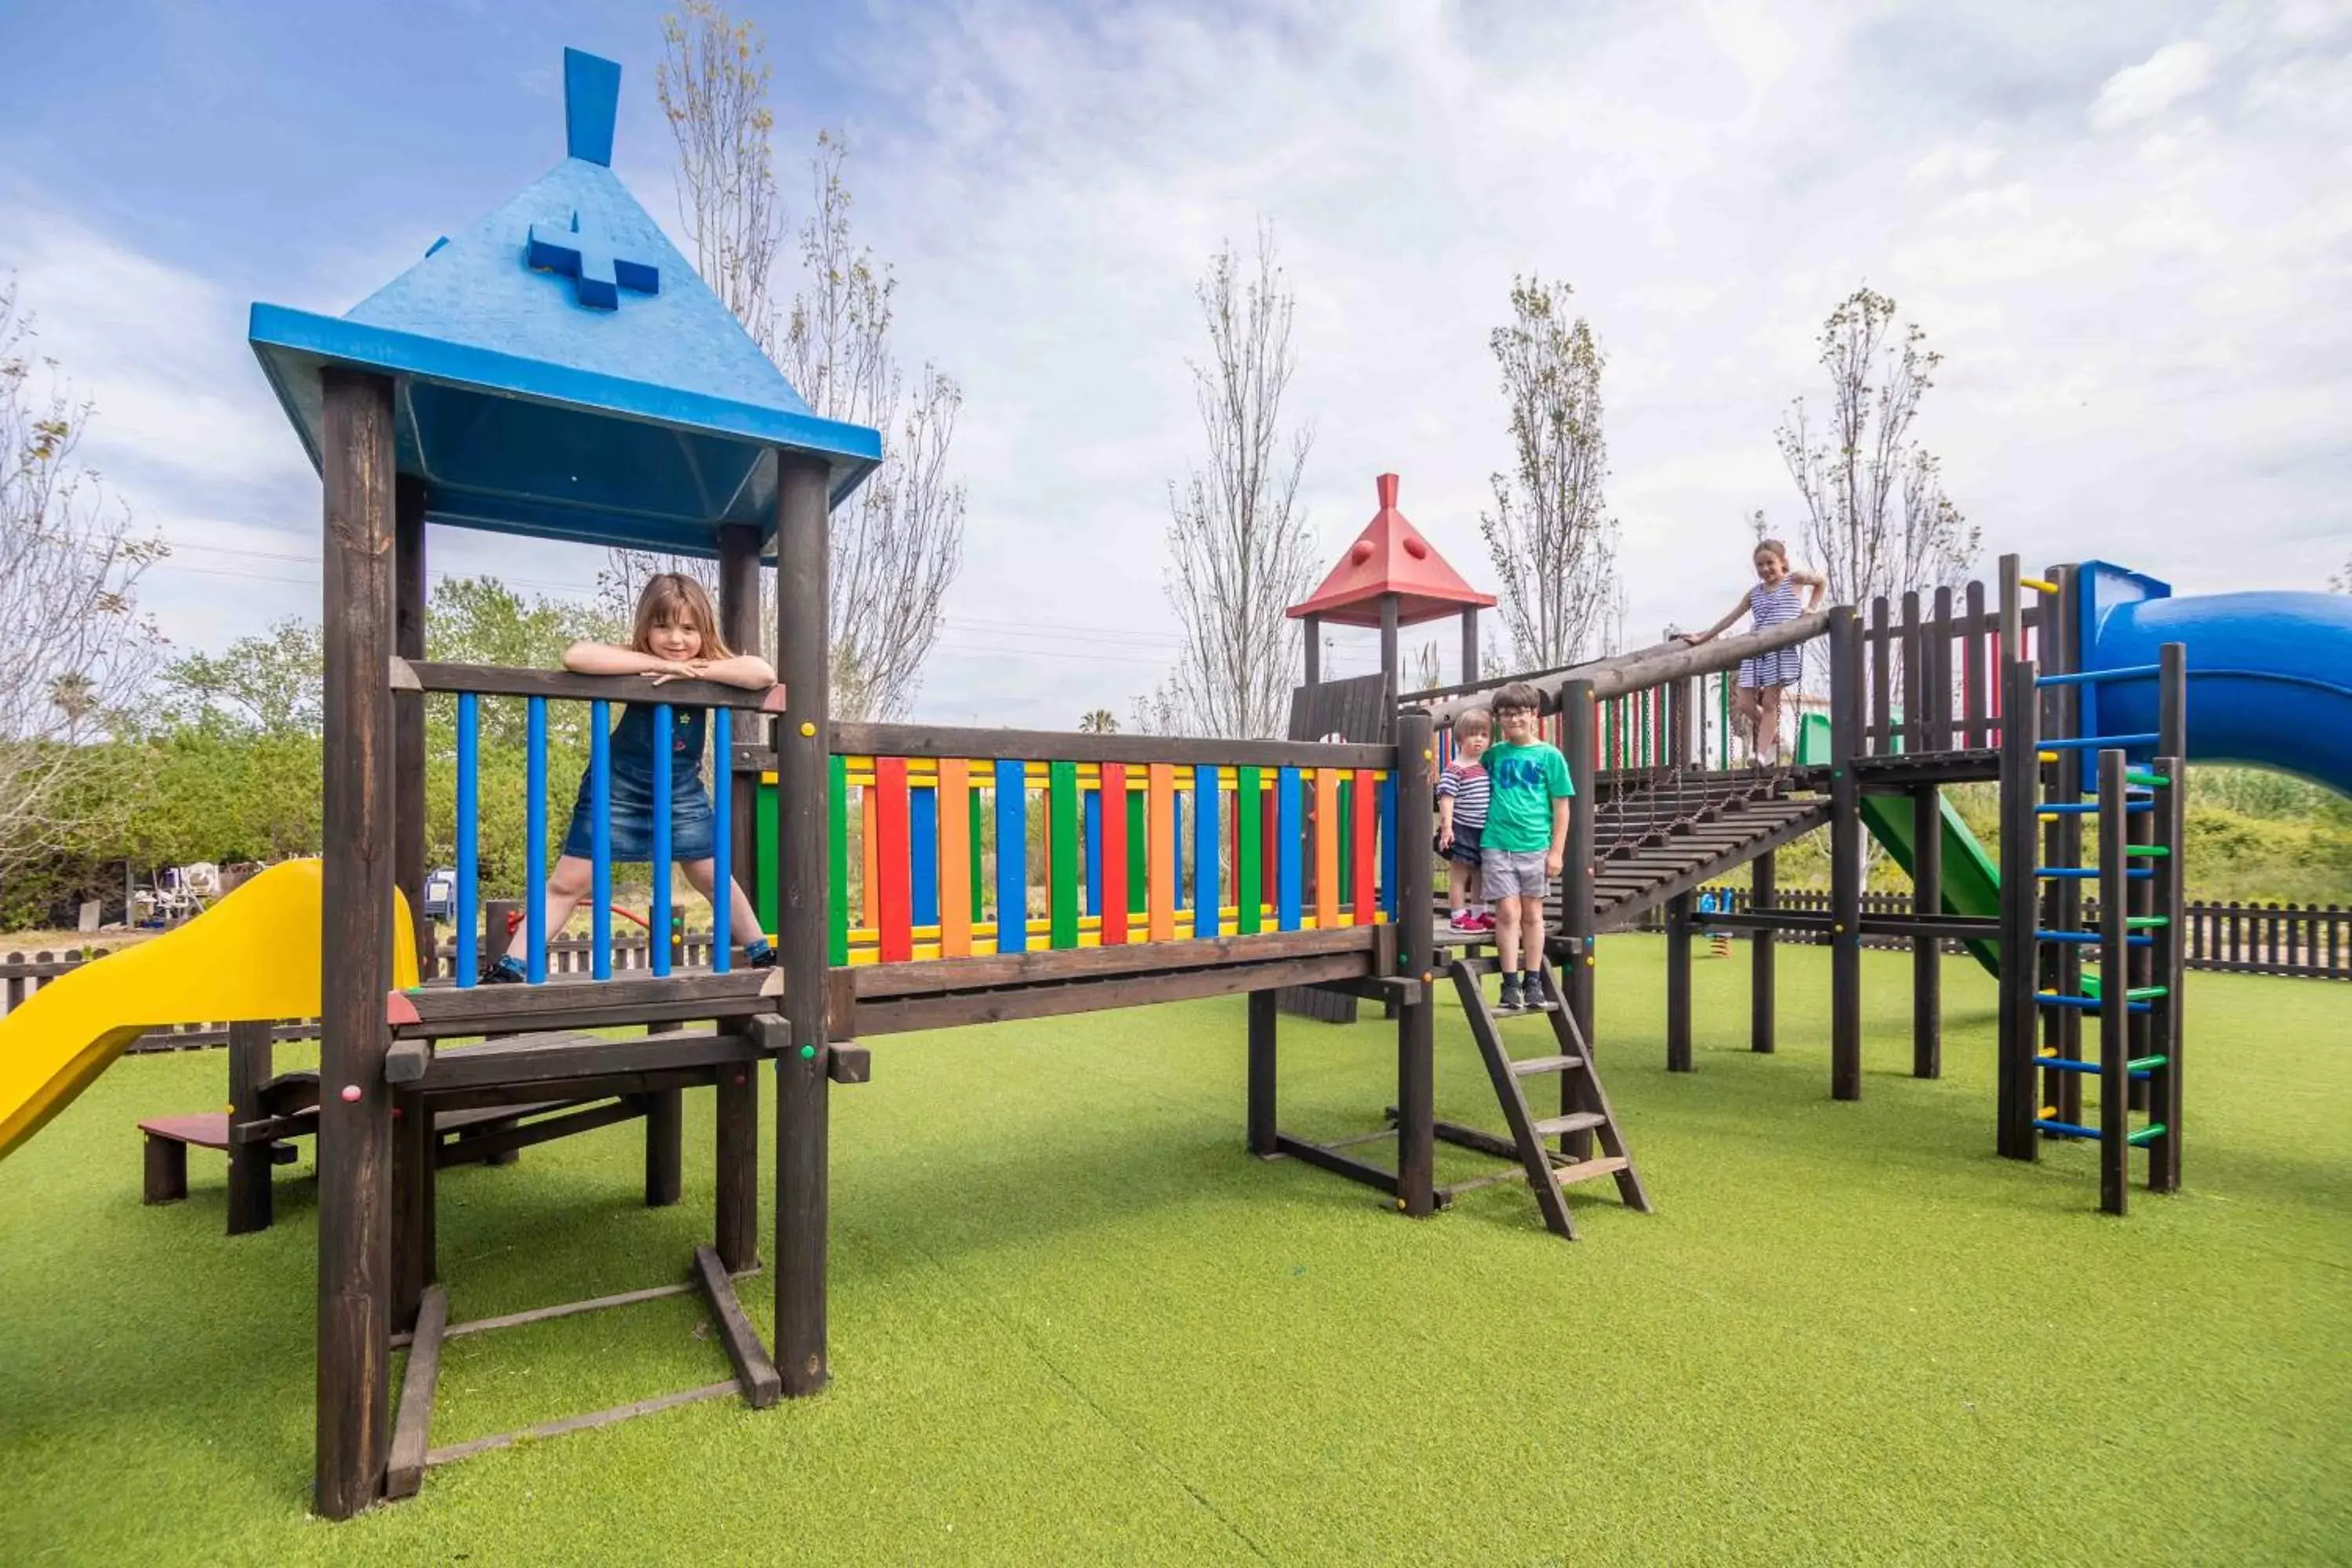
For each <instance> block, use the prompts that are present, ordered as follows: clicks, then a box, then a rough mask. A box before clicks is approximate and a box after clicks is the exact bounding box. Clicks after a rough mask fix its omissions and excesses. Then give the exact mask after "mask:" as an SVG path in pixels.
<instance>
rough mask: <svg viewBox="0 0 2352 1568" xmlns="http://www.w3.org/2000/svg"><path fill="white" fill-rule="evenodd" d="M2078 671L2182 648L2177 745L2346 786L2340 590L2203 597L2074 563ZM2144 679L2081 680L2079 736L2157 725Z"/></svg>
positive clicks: (2349, 709) (2350, 651) (2348, 744)
mask: <svg viewBox="0 0 2352 1568" xmlns="http://www.w3.org/2000/svg"><path fill="white" fill-rule="evenodd" d="M2076 582H2077V591H2078V592H2079V593H2080V594H2081V595H2082V601H2081V607H2082V610H2083V617H2082V620H2081V622H2080V624H2081V626H2083V628H2084V637H2083V658H2082V662H2081V665H2080V666H2079V668H2085V669H2123V668H2131V667H2133V666H2136V665H2152V664H2154V663H2156V661H2157V657H2158V649H2159V648H2161V647H2163V646H2164V645H2165V644H2166V643H2168V642H2177V643H2184V644H2186V645H2187V646H2188V649H2189V660H2188V670H2189V757H2190V758H2191V759H2192V760H2194V761H2196V762H2200V763H2242V764H2245V765H2248V766H2252V767H2263V768H2276V769H2279V770H2280V771H2282V772H2284V773H2297V774H2300V775H2301V776H2303V777H2304V778H2306V779H2310V780H2312V781H2313V782H2315V783H2316V784H2326V785H2327V786H2328V787H2329V788H2331V789H2335V790H2340V791H2342V792H2343V793H2345V794H2347V795H2352V594H2289V593H2252V594H2210V595H2197V596H2193V597H2189V598H2174V597H2173V596H2172V589H2171V587H2170V585H2169V584H2165V583H2160V582H2158V581H2157V580H2156V579H2155V578H2153V577H2147V576H2144V575H2142V574H2139V573H2137V572H2130V571H2126V570H2125V569H2124V568H2122V567H2119V566H2113V565H2110V564H2108V563H2105V562H2102V561H2092V562H2085V563H2084V564H2083V565H2082V566H2081V567H2080V568H2079V569H2078V571H2077V577H2076ZM2156 705H2157V704H2156V680H2155V678H2154V677H2152V676H2139V677H2126V678H2125V679H2118V680H2113V681H2103V682H2099V683H2097V684H2095V685H2091V686H2086V687H2084V714H2083V718H2084V731H2085V732H2086V733H2096V734H2125V733H2131V732H2135V731H2150V730H2154V729H2155V728H2156V727H2157V718H2156Z"/></svg>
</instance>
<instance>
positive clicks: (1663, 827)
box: [1593, 772, 1830, 931]
mask: <svg viewBox="0 0 2352 1568" xmlns="http://www.w3.org/2000/svg"><path fill="white" fill-rule="evenodd" d="M1829 819H1830V802H1829V797H1828V796H1826V795H1796V794H1792V793H1790V784H1789V781H1788V780H1787V779H1785V778H1773V777H1771V776H1769V775H1758V774H1750V773H1696V772H1685V773H1665V774H1662V775H1660V776H1659V777H1658V778H1656V779H1654V780H1650V781H1645V782H1643V783H1641V784H1634V785H1632V786H1630V787H1627V788H1624V789H1621V790H1619V791H1618V792H1617V793H1616V794H1615V795H1612V797H1611V798H1610V799H1609V800H1608V801H1606V802H1604V803H1603V804H1602V805H1601V808H1600V809H1599V810H1598V811H1597V812H1595V813H1594V814H1593V842H1594V857H1593V859H1594V864H1593V905H1594V915H1595V917H1596V929H1598V930H1601V931H1622V930H1624V929H1626V928H1627V927H1629V926H1632V925H1633V923H1634V922H1635V921H1639V920H1640V919H1641V918H1642V916H1643V915H1644V914H1646V913H1648V912H1649V911H1650V910H1654V909H1656V908H1657V907H1658V906H1659V905H1661V904H1663V903H1664V902H1665V901H1666V900H1669V899H1671V898H1674V897H1675V896H1676V895H1678V894H1682V893H1687V892H1690V891H1691V890H1693V889H1696V888H1698V887H1700V886H1702V885H1703V884H1705V883H1706V882H1710V881H1713V880H1714V879H1717V878H1718V877H1722V876H1726V875H1727V874H1728V873H1730V872H1731V871H1733V870H1736V869H1737V868H1739V867H1741V866H1744V865H1746V864H1747V863H1748V861H1750V860H1753V859H1755V858H1756V857H1758V856H1759V855H1762V854H1764V853H1766V852H1768V851H1769V850H1773V849H1778V848H1780V847H1781V846H1782V845H1784V844H1787V843H1789V842H1790V841H1791V840H1793V839H1797V838H1801V837H1804V836H1805V835H1806V834H1808V833H1811V831H1812V830H1813V829H1815V828H1817V827H1821V826H1825V825H1826V824H1827V823H1828V822H1829Z"/></svg>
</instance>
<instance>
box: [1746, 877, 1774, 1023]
mask: <svg viewBox="0 0 2352 1568" xmlns="http://www.w3.org/2000/svg"><path fill="white" fill-rule="evenodd" d="M1775 875H1776V868H1775V867H1774V865H1773V854H1772V851H1771V850H1769V849H1767V850H1766V851H1764V853H1763V854H1761V855H1759V856H1758V857H1756V868H1755V882H1754V884H1753V885H1752V886H1751V887H1750V888H1749V889H1748V909H1749V910H1752V911H1754V912H1756V913H1758V914H1762V913H1764V912H1765V911H1766V910H1769V909H1771V908H1772V907H1773V905H1774V904H1776V903H1778V902H1779V901H1780V891H1779V889H1778V888H1777V887H1775V885H1774V881H1775ZM1748 945H1749V946H1750V947H1751V948H1752V949H1753V950H1754V956H1753V958H1752V959H1751V960H1750V962H1751V963H1753V964H1754V966H1755V971H1754V975H1753V977H1752V978H1751V979H1750V980H1749V982H1748V1011H1749V1017H1748V1049H1749V1050H1751V1051H1759V1052H1762V1053H1763V1054H1765V1055H1767V1056H1769V1055H1770V1054H1771V1052H1772V1025H1773V1013H1774V1010H1775V1009H1774V1007H1773V1000H1774V998H1773V995H1772V988H1773V981H1774V979H1775V978H1776V976H1775V973H1774V969H1775V964H1774V958H1773V952H1772V932H1770V931H1763V930H1758V931H1751V932H1749V933H1748Z"/></svg>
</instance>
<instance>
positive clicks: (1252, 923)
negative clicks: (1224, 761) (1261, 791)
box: [1234, 768, 1265, 936]
mask: <svg viewBox="0 0 2352 1568" xmlns="http://www.w3.org/2000/svg"><path fill="white" fill-rule="evenodd" d="M1264 809H1265V808H1264V807H1263V806H1261V805H1259V804H1258V781H1257V770H1256V769H1255V768H1235V769H1234V859H1235V860H1237V861H1238V862H1240V863H1239V864H1238V865H1236V866H1235V867H1234V883H1235V887H1234V902H1235V903H1236V904H1237V905H1238V906H1239V910H1238V913H1239V918H1238V919H1237V920H1236V921H1234V930H1236V931H1240V932H1241V933H1242V934H1243V935H1244V936H1249V935H1252V934H1254V933H1255V932H1256V931H1258V930H1259V929H1260V928H1259V924H1258V910H1259V906H1260V905H1261V904H1262V903H1263V902H1264V901H1265V889H1264V886H1263V883H1264V878H1265V873H1264V871H1263V870H1262V866H1263V864H1264V862H1263V860H1262V859H1261V857H1262V855H1263V854H1264V851H1265V847H1264V846H1263V845H1262V844H1260V843H1259V840H1260V839H1261V838H1262V837H1265V818H1264V817H1263V816H1262V815H1261V813H1262V812H1263V811H1264Z"/></svg>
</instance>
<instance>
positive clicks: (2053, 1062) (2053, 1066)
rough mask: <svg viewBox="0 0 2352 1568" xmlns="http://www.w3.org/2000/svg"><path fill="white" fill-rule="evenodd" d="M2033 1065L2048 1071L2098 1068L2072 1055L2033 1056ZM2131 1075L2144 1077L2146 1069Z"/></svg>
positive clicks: (2084, 1070)
mask: <svg viewBox="0 0 2352 1568" xmlns="http://www.w3.org/2000/svg"><path fill="white" fill-rule="evenodd" d="M2033 1065H2034V1066H2035V1067H2036V1068H2042V1069H2044V1070H2046V1071H2050V1072H2097V1071H2098V1070H2100V1069H2099V1064H2098V1063H2096V1062H2086V1061H2081V1060H2078V1059H2077V1058H2073V1057H2036V1058H2033ZM2131 1076H2132V1077H2134V1078H2146V1077H2147V1068H2141V1069H2140V1070H2139V1071H2138V1072H2136V1073H2134V1074H2132V1075H2131Z"/></svg>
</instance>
